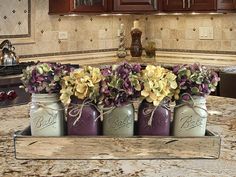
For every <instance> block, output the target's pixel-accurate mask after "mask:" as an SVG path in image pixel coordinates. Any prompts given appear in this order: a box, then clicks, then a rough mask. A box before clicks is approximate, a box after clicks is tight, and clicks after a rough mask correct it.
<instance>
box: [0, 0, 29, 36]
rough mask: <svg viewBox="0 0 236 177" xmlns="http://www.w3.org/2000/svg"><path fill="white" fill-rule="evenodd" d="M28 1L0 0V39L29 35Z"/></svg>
mask: <svg viewBox="0 0 236 177" xmlns="http://www.w3.org/2000/svg"><path fill="white" fill-rule="evenodd" d="M30 5H31V1H30V0H10V1H6V0H0V19H1V20H0V38H6V37H10V38H12V37H27V36H29V35H30V26H31V22H30V18H29V17H30V10H31V7H30Z"/></svg>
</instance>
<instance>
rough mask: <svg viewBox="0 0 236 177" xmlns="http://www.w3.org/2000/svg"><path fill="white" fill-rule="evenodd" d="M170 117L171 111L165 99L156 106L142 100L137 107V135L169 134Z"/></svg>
mask: <svg viewBox="0 0 236 177" xmlns="http://www.w3.org/2000/svg"><path fill="white" fill-rule="evenodd" d="M153 111H154V112H153ZM170 119H171V111H170V109H169V102H168V101H167V100H164V101H162V102H161V103H160V104H159V106H157V107H156V106H154V105H153V104H152V103H149V102H147V101H146V100H143V101H142V103H141V104H140V105H139V108H138V122H137V130H136V132H137V134H138V135H157V136H169V135H170Z"/></svg>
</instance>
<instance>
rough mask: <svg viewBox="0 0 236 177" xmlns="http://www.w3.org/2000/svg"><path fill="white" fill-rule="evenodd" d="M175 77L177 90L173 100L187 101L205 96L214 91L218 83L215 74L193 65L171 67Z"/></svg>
mask: <svg viewBox="0 0 236 177" xmlns="http://www.w3.org/2000/svg"><path fill="white" fill-rule="evenodd" d="M173 72H174V73H175V74H176V75H177V79H176V81H177V83H178V89H177V90H176V93H175V96H174V97H175V99H176V100H178V99H179V98H182V99H183V100H189V98H190V96H194V95H196V96H206V95H209V94H210V93H211V92H212V91H215V90H216V87H217V84H218V82H219V81H220V78H219V77H218V75H217V73H216V72H214V71H213V70H209V69H207V68H206V67H205V66H201V65H200V64H197V63H194V64H193V65H182V66H180V65H177V66H174V67H173Z"/></svg>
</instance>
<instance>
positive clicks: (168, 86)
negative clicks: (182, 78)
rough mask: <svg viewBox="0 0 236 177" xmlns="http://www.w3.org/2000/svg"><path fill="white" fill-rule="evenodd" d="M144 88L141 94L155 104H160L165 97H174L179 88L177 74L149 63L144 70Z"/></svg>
mask: <svg viewBox="0 0 236 177" xmlns="http://www.w3.org/2000/svg"><path fill="white" fill-rule="evenodd" d="M142 79H143V81H144V89H143V90H142V92H141V95H142V96H144V97H145V98H146V100H147V101H148V102H150V103H153V105H155V106H158V105H159V104H160V102H161V101H162V100H163V99H164V98H165V97H172V96H173V93H174V89H176V88H177V83H176V80H175V79H176V76H175V75H174V74H173V73H172V72H171V71H169V70H167V69H165V68H163V67H160V66H154V65H148V66H147V67H146V69H145V70H143V72H142Z"/></svg>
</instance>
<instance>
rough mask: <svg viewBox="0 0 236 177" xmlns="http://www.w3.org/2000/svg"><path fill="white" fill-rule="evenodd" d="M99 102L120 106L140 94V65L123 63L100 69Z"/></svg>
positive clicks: (108, 105) (109, 105)
mask: <svg viewBox="0 0 236 177" xmlns="http://www.w3.org/2000/svg"><path fill="white" fill-rule="evenodd" d="M101 73H102V75H103V80H102V82H101V86H100V104H102V105H103V106H104V107H112V106H116V107H118V106H121V105H123V104H126V103H127V102H128V101H130V100H132V99H134V98H137V97H139V96H140V92H141V81H140V76H141V75H140V74H141V66H140V65H139V64H128V63H123V64H121V65H113V66H107V67H105V68H102V69H101Z"/></svg>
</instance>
